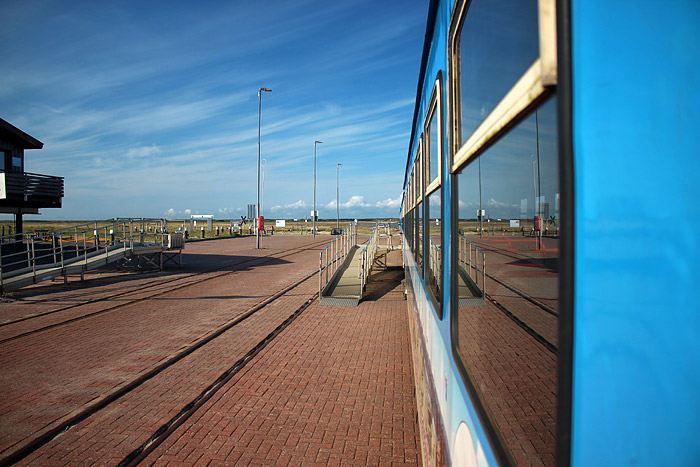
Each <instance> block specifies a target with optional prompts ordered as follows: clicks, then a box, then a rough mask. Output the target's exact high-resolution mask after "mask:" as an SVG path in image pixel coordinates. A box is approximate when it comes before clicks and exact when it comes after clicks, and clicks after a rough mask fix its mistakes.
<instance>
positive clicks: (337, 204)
mask: <svg viewBox="0 0 700 467" xmlns="http://www.w3.org/2000/svg"><path fill="white" fill-rule="evenodd" d="M341 165H343V164H341V163H340V162H339V163H338V165H337V167H336V174H335V228H336V229H338V228H340V166H341Z"/></svg>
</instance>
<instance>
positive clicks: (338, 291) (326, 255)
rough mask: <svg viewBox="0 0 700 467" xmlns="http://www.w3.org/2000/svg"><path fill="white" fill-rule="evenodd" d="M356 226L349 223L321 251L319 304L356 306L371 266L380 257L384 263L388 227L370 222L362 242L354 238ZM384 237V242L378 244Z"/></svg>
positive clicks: (388, 247) (388, 244) (389, 246)
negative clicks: (367, 234) (366, 236)
mask: <svg viewBox="0 0 700 467" xmlns="http://www.w3.org/2000/svg"><path fill="white" fill-rule="evenodd" d="M357 229H358V226H357V224H354V223H351V224H349V225H348V226H347V227H346V228H345V230H343V232H342V233H341V234H340V235H338V236H337V237H335V238H334V239H333V240H332V241H331V242H330V243H329V244H328V246H327V247H326V248H324V249H323V251H321V254H320V263H319V294H320V297H321V305H338V306H357V305H358V304H359V303H360V301H361V300H362V298H363V296H364V294H365V291H366V288H367V283H368V282H369V280H370V277H371V274H372V270H373V268H374V267H375V266H376V265H377V264H379V263H381V258H382V257H383V258H384V264H386V255H387V253H388V251H391V249H392V235H391V227H390V226H388V225H383V224H375V225H373V226H372V227H371V233H370V235H369V238H368V239H367V241H366V242H363V243H361V244H358V241H357ZM382 232H385V233H382ZM398 238H400V236H398ZM384 239H386V240H385V243H386V245H384V246H380V243H381V242H382V240H384Z"/></svg>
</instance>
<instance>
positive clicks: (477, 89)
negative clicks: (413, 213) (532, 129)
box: [450, 0, 556, 171]
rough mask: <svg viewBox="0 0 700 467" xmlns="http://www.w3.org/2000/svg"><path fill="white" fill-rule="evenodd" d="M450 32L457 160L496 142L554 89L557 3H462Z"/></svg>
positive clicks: (480, 0) (508, 0)
mask: <svg viewBox="0 0 700 467" xmlns="http://www.w3.org/2000/svg"><path fill="white" fill-rule="evenodd" d="M456 11H457V15H456V17H455V18H457V19H456V21H455V22H454V23H453V26H452V29H451V36H452V39H451V45H450V47H451V52H450V56H451V64H452V65H451V66H452V71H453V73H452V75H453V79H454V81H453V84H454V94H453V105H454V106H455V109H456V111H455V112H454V120H455V121H454V125H453V127H452V131H453V138H452V141H454V152H455V156H454V161H453V167H452V170H453V171H456V170H458V168H459V166H461V165H463V164H464V163H465V162H466V161H467V159H469V158H470V157H472V156H474V155H475V154H476V153H478V152H480V151H481V150H483V148H485V147H486V146H488V145H489V144H491V142H492V141H494V140H496V139H498V138H499V137H500V135H502V133H504V132H505V131H507V129H508V128H510V127H511V125H512V123H513V122H514V121H515V120H517V119H520V118H522V116H523V115H525V114H527V113H528V112H530V111H531V110H532V109H533V108H534V107H535V106H537V105H539V104H540V103H541V102H542V101H543V100H545V99H546V98H547V97H548V96H549V95H550V94H551V89H550V88H549V86H552V85H555V84H556V46H555V45H552V44H555V42H556V41H555V35H556V33H555V32H554V30H555V27H554V26H552V24H553V23H554V22H555V21H554V16H555V15H554V2H553V0H494V1H485V0H472V1H471V2H468V1H466V0H463V1H461V2H459V3H458V7H457V10H456Z"/></svg>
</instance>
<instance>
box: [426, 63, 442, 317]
mask: <svg viewBox="0 0 700 467" xmlns="http://www.w3.org/2000/svg"><path fill="white" fill-rule="evenodd" d="M442 90H443V86H442V71H438V73H437V77H436V78H435V83H434V84H433V90H432V93H431V95H430V100H429V101H428V102H429V104H428V111H427V112H426V114H425V119H424V121H423V137H424V141H423V144H424V145H425V147H426V149H425V160H426V167H425V174H426V183H425V185H426V187H425V203H423V204H424V210H423V223H424V226H423V232H424V235H423V236H424V245H423V246H424V248H423V252H424V261H423V269H424V271H423V277H424V278H425V279H426V285H427V287H426V290H427V292H428V296H429V297H430V300H431V301H432V303H433V307H434V308H435V312H436V314H437V317H438V319H440V320H442V319H443V317H444V314H445V313H444V306H443V304H444V302H445V300H444V289H445V287H444V271H445V250H444V248H443V247H444V244H445V229H444V226H445V222H444V217H445V207H444V205H445V197H444V193H443V192H442V191H441V192H440V215H439V218H440V237H441V238H440V247H441V253H440V265H439V271H438V274H439V276H440V277H439V280H440V281H441V283H442V285H443V286H442V288H441V295H442V296H441V297H440V299H438V298H437V297H435V296H434V294H433V292H432V290H431V288H430V286H429V285H428V282H427V281H428V280H429V279H428V278H429V277H430V276H429V268H430V261H429V258H428V261H425V255H426V254H427V255H430V219H429V217H430V202H429V200H430V195H432V194H433V193H434V192H435V191H437V190H438V189H440V188H442V186H443V183H442V180H443V172H444V166H445V148H444V133H445V131H444V129H445V126H444V119H443V107H442V105H443V91H442ZM433 117H436V118H435V120H433ZM431 123H434V124H435V125H436V126H437V141H436V142H434V143H433V141H430V125H431ZM433 144H434V146H433ZM432 147H435V148H436V151H437V153H438V157H437V159H438V161H437V165H438V167H437V172H438V173H437V176H436V177H435V178H432V177H431V172H430V169H432V167H430V159H431V156H432V154H430V151H431V148H432Z"/></svg>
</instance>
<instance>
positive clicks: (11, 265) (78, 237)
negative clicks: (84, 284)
mask: <svg viewBox="0 0 700 467" xmlns="http://www.w3.org/2000/svg"><path fill="white" fill-rule="evenodd" d="M100 224H101V225H100ZM134 224H139V225H140V226H141V229H139V231H138V232H136V231H135V230H134V229H133V226H134ZM166 225H167V224H166V220H165V219H111V220H107V221H101V222H90V223H85V224H79V225H77V226H72V227H67V228H64V229H58V230H54V231H37V232H22V233H18V234H11V235H5V236H0V286H2V285H4V281H5V280H6V279H7V278H8V277H10V276H15V275H20V274H24V273H27V272H32V274H33V275H34V276H36V275H37V274H38V273H40V272H41V271H42V270H45V269H48V268H53V267H59V266H60V267H61V268H64V267H65V266H66V265H70V264H76V263H79V262H82V263H84V264H87V263H88V259H89V258H90V257H93V256H95V255H98V254H103V253H104V254H105V255H106V256H107V257H109V255H110V254H111V253H113V252H114V251H115V250H118V249H123V250H124V251H126V250H130V249H133V247H134V245H135V244H141V245H145V244H149V245H160V246H165V245H167V229H166V228H165V226H166ZM135 235H138V240H135V239H134V236H135Z"/></svg>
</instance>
